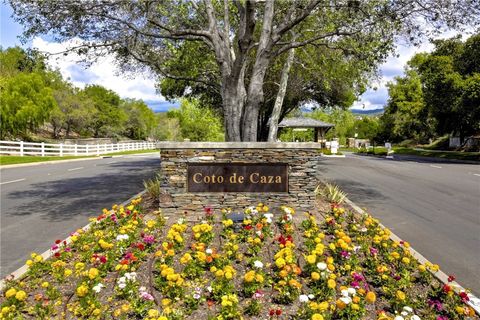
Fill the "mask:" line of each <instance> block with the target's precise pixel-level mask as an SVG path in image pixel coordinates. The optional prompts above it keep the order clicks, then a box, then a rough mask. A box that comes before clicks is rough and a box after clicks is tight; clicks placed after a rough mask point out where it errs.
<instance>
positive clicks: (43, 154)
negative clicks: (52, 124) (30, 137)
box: [41, 142, 45, 157]
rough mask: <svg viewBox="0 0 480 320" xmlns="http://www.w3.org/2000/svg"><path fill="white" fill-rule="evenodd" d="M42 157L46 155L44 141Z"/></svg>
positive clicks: (43, 143)
mask: <svg viewBox="0 0 480 320" xmlns="http://www.w3.org/2000/svg"><path fill="white" fill-rule="evenodd" d="M41 152H42V157H45V142H42V151H41Z"/></svg>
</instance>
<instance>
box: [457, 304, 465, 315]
mask: <svg viewBox="0 0 480 320" xmlns="http://www.w3.org/2000/svg"><path fill="white" fill-rule="evenodd" d="M455 311H457V313H458V314H464V313H465V310H464V309H463V308H462V307H460V306H456V307H455Z"/></svg>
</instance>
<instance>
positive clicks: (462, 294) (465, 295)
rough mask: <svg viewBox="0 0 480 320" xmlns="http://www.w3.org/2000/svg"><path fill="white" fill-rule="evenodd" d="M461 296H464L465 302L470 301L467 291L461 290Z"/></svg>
mask: <svg viewBox="0 0 480 320" xmlns="http://www.w3.org/2000/svg"><path fill="white" fill-rule="evenodd" d="M460 298H462V301H463V302H467V301H470V298H469V297H468V295H467V293H466V292H465V291H463V292H460Z"/></svg>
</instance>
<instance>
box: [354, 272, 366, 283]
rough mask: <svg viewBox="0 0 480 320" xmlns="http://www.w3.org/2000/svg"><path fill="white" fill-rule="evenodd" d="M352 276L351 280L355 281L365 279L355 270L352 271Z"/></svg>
mask: <svg viewBox="0 0 480 320" xmlns="http://www.w3.org/2000/svg"><path fill="white" fill-rule="evenodd" d="M352 277H353V280H355V281H357V282H361V281H364V280H365V279H364V278H363V276H362V275H361V274H359V273H356V272H354V273H353V274H352Z"/></svg>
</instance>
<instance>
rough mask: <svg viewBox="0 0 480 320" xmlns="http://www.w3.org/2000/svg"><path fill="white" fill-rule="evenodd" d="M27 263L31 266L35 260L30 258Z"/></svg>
mask: <svg viewBox="0 0 480 320" xmlns="http://www.w3.org/2000/svg"><path fill="white" fill-rule="evenodd" d="M25 264H26V265H27V266H29V267H30V266H31V265H32V264H33V261H32V260H30V259H28V260H27V262H25Z"/></svg>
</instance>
